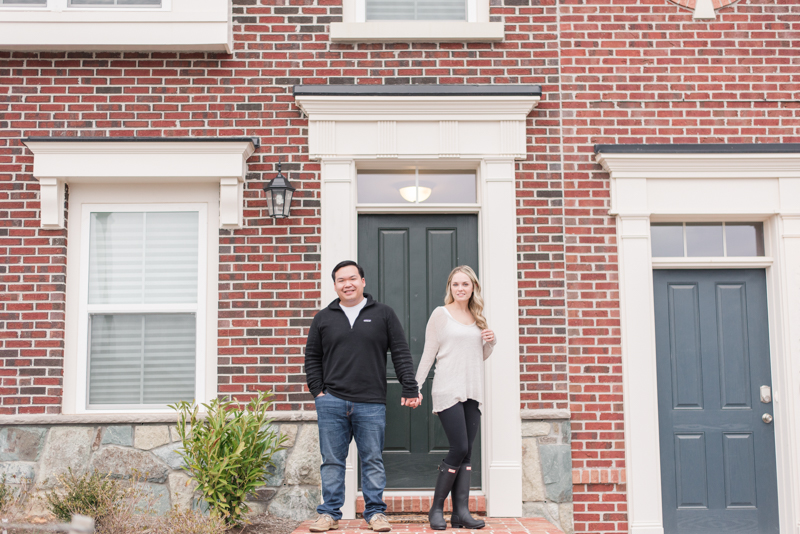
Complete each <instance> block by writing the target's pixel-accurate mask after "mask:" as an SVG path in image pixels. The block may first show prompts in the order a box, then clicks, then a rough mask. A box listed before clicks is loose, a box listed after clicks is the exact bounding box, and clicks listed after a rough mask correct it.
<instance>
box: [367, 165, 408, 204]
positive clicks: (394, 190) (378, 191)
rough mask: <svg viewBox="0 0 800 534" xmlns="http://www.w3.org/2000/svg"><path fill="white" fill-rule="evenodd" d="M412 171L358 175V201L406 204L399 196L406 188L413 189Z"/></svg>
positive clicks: (371, 172) (369, 172) (375, 172)
mask: <svg viewBox="0 0 800 534" xmlns="http://www.w3.org/2000/svg"><path fill="white" fill-rule="evenodd" d="M415 183H416V175H415V174H414V171H400V172H382V171H368V172H364V173H358V184H357V186H358V201H359V202H367V203H379V204H397V203H400V202H407V201H406V200H405V199H403V196H402V195H401V194H400V190H401V189H404V188H406V187H414V184H415Z"/></svg>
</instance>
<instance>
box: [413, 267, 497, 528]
mask: <svg viewBox="0 0 800 534" xmlns="http://www.w3.org/2000/svg"><path fill="white" fill-rule="evenodd" d="M444 304H445V305H444V306H439V307H438V308H436V309H435V310H433V313H432V314H431V318H430V319H429V320H428V327H427V329H426V330H425V349H424V351H423V353H422V360H421V361H420V364H419V369H417V383H418V384H419V387H420V391H422V384H423V383H424V382H425V378H426V377H427V376H428V371H429V370H430V368H431V366H432V365H433V362H434V360H436V374H435V376H434V378H433V387H432V388H431V397H432V400H433V412H434V413H435V414H436V415H438V416H439V420H440V421H441V422H442V426H443V427H444V431H445V434H447V440H448V441H449V442H450V450H449V452H448V453H447V457H445V459H444V460H443V461H442V464H441V465H440V466H439V475H438V478H437V479H436V490H435V491H434V495H433V503H432V504H431V509H430V511H429V512H428V519H429V520H430V524H431V528H432V529H434V530H444V529H445V528H447V522H446V521H445V519H444V514H443V507H444V501H445V499H447V494H448V493H450V492H451V490H452V497H453V499H452V501H453V515H452V516H451V517H450V524H451V525H452V526H453V528H471V529H474V528H482V527H483V526H484V525H485V523H484V522H483V521H481V520H479V519H474V518H473V517H472V516H471V515H470V513H469V485H470V484H469V483H470V475H471V474H472V466H471V461H472V442H473V440H474V439H475V436H476V435H477V433H478V425H479V423H480V417H481V412H480V407H481V404H482V403H483V360H485V359H486V358H488V357H489V356H490V355H491V354H492V349H493V348H494V345H495V343H496V340H495V337H494V332H492V331H491V330H489V328H488V326H487V324H486V319H485V318H484V317H483V298H482V297H481V285H480V282H478V277H477V276H475V271H473V270H472V269H471V268H470V267H468V266H466V265H461V266H459V267H456V268H455V269H453V271H452V272H451V273H450V276H449V277H448V278H447V294H446V296H445V298H444ZM420 400H422V394H421V393H420Z"/></svg>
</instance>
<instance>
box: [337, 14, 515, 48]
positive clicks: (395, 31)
mask: <svg viewBox="0 0 800 534" xmlns="http://www.w3.org/2000/svg"><path fill="white" fill-rule="evenodd" d="M504 37H505V26H504V24H503V23H502V22H460V21H445V22H442V21H436V20H425V21H401V22H397V21H379V22H377V21H373V22H333V23H331V41H333V42H341V43H355V42H358V43H391V42H425V43H432V42H494V41H502V40H503V38H504Z"/></svg>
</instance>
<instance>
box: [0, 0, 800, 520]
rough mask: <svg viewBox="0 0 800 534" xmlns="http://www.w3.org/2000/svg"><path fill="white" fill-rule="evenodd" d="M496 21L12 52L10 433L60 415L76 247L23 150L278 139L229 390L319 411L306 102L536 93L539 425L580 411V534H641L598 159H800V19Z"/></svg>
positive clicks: (229, 336)
mask: <svg viewBox="0 0 800 534" xmlns="http://www.w3.org/2000/svg"><path fill="white" fill-rule="evenodd" d="M723 3H724V2H723ZM492 4H493V5H492V8H491V16H492V20H496V21H499V20H502V21H503V22H505V25H506V39H505V41H503V42H502V43H496V44H459V43H452V44H393V45H382V44H362V45H347V44H333V43H331V42H330V41H329V38H328V34H327V26H326V25H327V24H328V23H330V22H332V21H339V20H341V16H342V15H341V13H342V7H341V0H318V1H316V2H312V1H302V2H300V1H296V0H288V1H287V2H282V1H281V2H274V1H270V0H234V8H233V9H234V34H235V51H234V53H233V54H231V55H224V54H205V53H79V52H70V53H63V52H61V53H59V52H53V53H44V52H42V53H22V52H15V53H10V52H0V131H1V132H2V134H0V251H2V257H3V259H2V265H0V299H1V300H2V302H0V325H2V327H0V336H1V337H0V380H2V382H0V414H31V413H58V412H59V410H60V395H61V388H62V379H61V376H62V358H63V339H64V301H65V276H66V269H67V265H66V245H67V236H68V232H67V231H53V230H41V229H39V222H38V217H39V215H38V209H39V203H38V197H37V192H38V183H37V181H36V179H35V178H34V177H33V176H32V155H31V153H30V152H29V151H28V150H27V149H26V148H25V147H24V146H23V145H22V143H21V140H22V138H25V137H28V136H34V135H39V136H43V135H47V136H140V137H144V136H242V135H247V136H257V137H259V138H260V139H261V143H262V147H261V149H260V150H258V152H257V153H256V154H255V155H253V156H252V157H251V158H250V160H249V172H250V175H249V177H248V183H247V185H246V191H245V202H246V204H245V213H244V214H245V228H244V229H241V230H235V231H227V230H222V231H221V234H220V276H219V289H220V322H219V363H218V371H219V383H220V392H221V393H225V394H247V393H248V392H252V391H255V390H257V389H262V388H268V387H269V388H273V389H274V391H275V392H276V393H277V396H276V399H277V403H276V409H278V410H300V409H309V410H310V409H313V408H312V404H311V398H310V396H309V395H308V394H307V392H306V387H305V379H304V375H303V374H302V371H303V368H302V364H303V351H302V348H303V345H304V343H305V338H304V335H305V332H306V329H307V327H308V325H309V324H310V321H311V318H312V317H313V315H314V313H315V311H316V309H317V308H318V307H319V305H320V302H319V299H320V284H321V283H323V284H324V283H326V280H327V274H326V273H320V272H319V266H320V263H319V261H320V256H319V254H320V251H319V243H320V240H319V224H320V214H319V205H320V201H319V170H320V167H319V165H318V163H317V162H315V161H310V160H309V158H308V146H307V132H308V127H307V121H306V119H305V118H304V117H303V115H302V114H301V113H300V111H299V110H298V108H297V107H296V106H295V104H294V99H293V97H292V94H291V90H292V86H293V85H294V84H354V83H357V84H381V83H384V84H408V83H415V84H416V83H440V84H514V83H525V84H539V85H541V86H542V100H541V102H540V104H539V106H538V107H537V108H536V109H534V111H533V113H532V114H531V115H530V116H529V118H528V125H527V126H528V132H527V133H528V158H527V159H526V160H525V161H522V162H518V167H517V181H516V185H517V219H518V234H517V241H518V250H517V253H518V257H517V262H518V268H519V295H520V301H519V303H520V371H521V377H522V383H521V386H520V387H521V398H522V408H525V409H537V408H562V409H563V408H570V409H571V411H572V432H573V435H572V448H573V467H574V469H575V472H574V474H573V479H574V481H575V486H574V491H575V496H574V502H575V508H574V520H575V530H576V532H593V533H599V532H623V531H626V530H627V515H626V501H625V460H624V454H625V451H624V427H623V410H622V361H621V350H620V332H619V328H620V327H619V304H618V286H617V257H616V254H617V251H616V238H615V231H616V230H615V223H614V218H613V215H610V214H609V212H608V208H609V198H610V193H609V184H608V176H607V174H605V173H604V172H603V171H602V170H601V168H600V166H599V165H597V164H596V163H594V160H593V148H592V147H593V144H595V143H608V144H611V143H759V142H798V141H800V135H798V126H799V125H800V121H799V120H798V118H799V117H800V104H798V96H799V95H798V91H797V87H798V82H799V81H800V80H798V74H799V73H800V68H799V67H798V66H797V65H796V63H797V60H798V57H800V49H798V48H797V47H796V46H794V47H793V44H794V43H795V42H796V41H797V39H798V37H799V36H800V34H798V29H800V28H798V26H800V6H797V5H795V3H794V2H791V1H789V0H778V1H777V2H776V1H769V2H768V1H766V0H741V1H740V2H738V3H736V4H733V5H730V6H727V7H724V8H722V9H721V10H720V11H719V12H718V13H717V20H716V21H712V22H702V21H701V22H694V21H693V20H692V12H691V11H690V10H688V9H685V8H683V7H679V6H678V5H676V4H674V3H671V2H669V1H668V0H645V1H638V2H632V1H620V0H591V1H589V2H572V1H563V2H561V3H558V2H556V1H555V0H542V1H539V0H493V2H492ZM715 5H716V4H715ZM281 155H283V156H285V157H286V163H285V164H284V171H286V170H288V171H289V172H290V173H291V179H292V181H293V182H294V184H295V185H296V186H297V187H298V189H299V191H298V193H297V196H296V198H297V200H296V204H295V207H294V209H293V217H292V218H290V219H288V220H287V221H284V222H277V223H276V222H273V221H272V220H271V219H270V218H269V217H268V216H267V212H266V202H265V200H264V197H263V193H262V192H261V187H263V185H264V183H265V181H266V180H268V179H269V178H271V177H272V175H273V174H274V172H275V168H274V163H275V162H276V161H277V160H278V157H279V156H281Z"/></svg>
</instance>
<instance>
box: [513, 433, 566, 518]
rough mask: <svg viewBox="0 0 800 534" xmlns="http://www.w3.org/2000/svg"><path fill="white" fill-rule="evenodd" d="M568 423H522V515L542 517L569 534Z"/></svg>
mask: <svg viewBox="0 0 800 534" xmlns="http://www.w3.org/2000/svg"><path fill="white" fill-rule="evenodd" d="M570 442H571V432H570V422H569V420H567V419H563V420H546V421H534V420H531V421H523V422H522V515H523V516H525V517H544V518H545V519H547V520H548V521H550V522H551V523H553V524H554V525H556V526H557V527H559V528H560V529H561V530H563V531H564V532H566V533H567V534H572V533H573V532H574V530H573V524H572V456H571V445H570Z"/></svg>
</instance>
